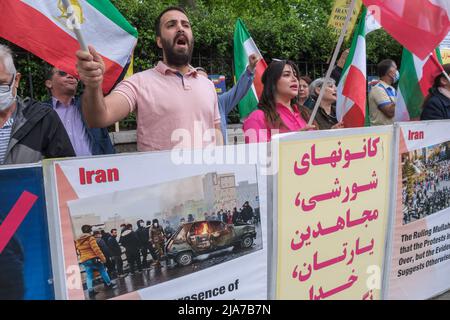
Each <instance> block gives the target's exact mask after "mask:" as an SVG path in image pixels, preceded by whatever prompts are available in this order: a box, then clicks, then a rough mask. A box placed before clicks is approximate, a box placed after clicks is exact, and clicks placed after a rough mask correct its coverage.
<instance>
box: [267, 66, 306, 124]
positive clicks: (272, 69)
mask: <svg viewBox="0 0 450 320" xmlns="http://www.w3.org/2000/svg"><path fill="white" fill-rule="evenodd" d="M286 65H289V66H291V67H292V70H293V71H294V74H295V77H296V78H297V79H299V75H300V73H299V71H298V68H297V66H296V65H295V63H294V62H292V61H289V60H282V61H272V62H271V63H270V64H269V66H268V67H267V69H266V70H265V71H264V73H263V75H262V83H263V85H264V89H263V92H262V94H261V98H260V99H259V104H258V108H259V109H260V110H262V111H263V112H264V116H265V118H266V122H267V124H268V125H269V127H272V128H276V129H279V128H281V127H285V128H287V126H286V125H285V124H284V122H283V120H282V119H281V118H280V115H279V114H278V112H277V109H276V102H275V93H276V91H277V82H278V80H279V79H280V78H281V76H282V75H283V70H284V67H285V66H286ZM294 104H295V105H297V106H298V103H297V96H296V97H295V98H294V99H292V100H291V106H292V105H294ZM298 108H299V111H300V115H301V116H302V118H303V119H304V120H305V121H309V118H310V116H311V112H310V111H309V110H308V109H307V108H306V107H303V106H298Z"/></svg>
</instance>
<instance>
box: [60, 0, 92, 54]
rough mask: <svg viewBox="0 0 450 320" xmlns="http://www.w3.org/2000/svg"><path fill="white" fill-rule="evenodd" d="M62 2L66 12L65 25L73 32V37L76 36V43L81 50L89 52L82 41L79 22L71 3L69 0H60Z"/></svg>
mask: <svg viewBox="0 0 450 320" xmlns="http://www.w3.org/2000/svg"><path fill="white" fill-rule="evenodd" d="M62 3H63V6H64V8H65V9H66V13H67V22H66V23H67V27H68V28H69V29H70V30H72V31H73V32H74V33H75V37H76V38H77V40H78V43H79V44H80V48H81V50H83V51H88V52H89V49H88V47H87V45H86V42H85V41H84V37H83V35H82V33H81V26H80V22H79V21H78V18H77V16H76V15H75V11H74V9H73V7H72V5H71V4H70V2H69V0H62Z"/></svg>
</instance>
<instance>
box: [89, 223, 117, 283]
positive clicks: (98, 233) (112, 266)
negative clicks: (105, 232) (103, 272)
mask: <svg viewBox="0 0 450 320" xmlns="http://www.w3.org/2000/svg"><path fill="white" fill-rule="evenodd" d="M93 235H94V238H95V241H96V242H97V244H98V246H99V247H100V250H102V252H103V255H104V256H105V258H106V262H105V266H106V269H107V271H108V274H109V277H110V278H116V275H115V272H114V271H115V264H114V263H113V262H112V261H111V258H112V253H111V250H110V249H109V246H108V244H107V243H106V241H105V240H104V239H103V237H102V233H101V231H100V230H95V231H94V233H93Z"/></svg>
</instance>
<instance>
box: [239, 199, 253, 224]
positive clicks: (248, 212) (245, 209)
mask: <svg viewBox="0 0 450 320" xmlns="http://www.w3.org/2000/svg"><path fill="white" fill-rule="evenodd" d="M241 214H242V220H243V221H244V222H249V221H251V222H253V208H252V207H251V206H250V204H249V203H248V201H245V203H244V205H243V206H242V213H241Z"/></svg>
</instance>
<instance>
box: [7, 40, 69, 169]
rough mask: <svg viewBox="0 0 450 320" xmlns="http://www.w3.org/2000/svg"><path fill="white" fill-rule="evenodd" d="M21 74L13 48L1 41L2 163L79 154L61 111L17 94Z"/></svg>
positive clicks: (25, 161)
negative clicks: (21, 98)
mask: <svg viewBox="0 0 450 320" xmlns="http://www.w3.org/2000/svg"><path fill="white" fill-rule="evenodd" d="M20 77H21V75H20V73H18V72H17V71H16V68H15V66H14V61H13V58H12V54H11V50H10V49H9V48H8V47H7V46H5V45H1V44H0V164H18V163H31V162H38V161H40V160H42V159H43V158H60V157H72V156H75V152H74V150H73V147H72V144H71V142H70V140H69V137H68V135H67V133H66V130H65V129H64V126H63V125H62V123H61V120H60V119H59V117H58V114H57V113H56V112H54V111H53V110H52V109H51V108H49V107H48V106H45V105H43V104H42V103H39V102H34V101H29V100H28V101H22V100H20V99H19V98H18V97H17V89H18V87H19V82H20Z"/></svg>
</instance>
